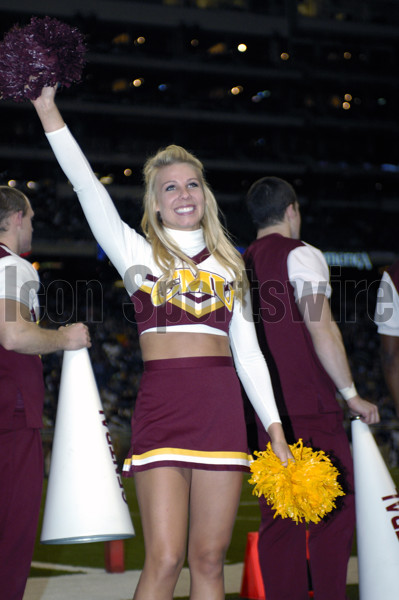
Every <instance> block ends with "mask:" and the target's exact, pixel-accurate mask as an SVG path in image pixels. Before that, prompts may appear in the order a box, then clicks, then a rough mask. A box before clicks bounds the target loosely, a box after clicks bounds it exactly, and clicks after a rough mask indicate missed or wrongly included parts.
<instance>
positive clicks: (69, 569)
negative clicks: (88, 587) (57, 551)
mask: <svg viewBox="0 0 399 600" xmlns="http://www.w3.org/2000/svg"><path fill="white" fill-rule="evenodd" d="M31 566H32V567H33V568H34V569H48V570H49V571H65V572H66V573H103V572H104V569H99V568H95V567H75V566H73V565H58V564H57V563H46V562H39V561H33V562H32V565H31Z"/></svg>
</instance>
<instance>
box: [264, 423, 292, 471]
mask: <svg viewBox="0 0 399 600" xmlns="http://www.w3.org/2000/svg"><path fill="white" fill-rule="evenodd" d="M267 433H268V434H269V436H270V440H271V445H272V450H273V452H274V454H275V455H276V456H277V457H278V458H279V459H280V460H281V462H282V464H283V465H284V466H285V467H286V466H287V465H288V461H289V460H294V457H293V455H292V452H291V450H290V449H289V446H288V444H287V440H286V439H285V435H284V431H283V427H282V425H281V423H272V424H271V425H269V428H268V430H267Z"/></svg>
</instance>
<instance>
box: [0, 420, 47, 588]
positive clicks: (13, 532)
mask: <svg viewBox="0 0 399 600" xmlns="http://www.w3.org/2000/svg"><path fill="white" fill-rule="evenodd" d="M19 421H20V422H16V428H15V429H12V430H8V429H7V430H5V429H0V581H1V591H0V597H1V598H4V600H21V599H22V597H23V595H24V590H25V586H26V581H27V578H28V575H29V570H30V565H31V561H32V555H33V547H34V543H35V537H36V530H37V522H38V518H39V511H40V500H41V494H42V482H43V454H42V443H41V438H40V431H39V430H38V429H27V428H25V426H24V424H25V421H24V416H21V418H20V419H19Z"/></svg>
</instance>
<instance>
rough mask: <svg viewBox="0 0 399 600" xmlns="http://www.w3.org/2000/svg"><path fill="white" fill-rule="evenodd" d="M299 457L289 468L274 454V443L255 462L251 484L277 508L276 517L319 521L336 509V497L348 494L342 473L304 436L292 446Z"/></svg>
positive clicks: (268, 445)
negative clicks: (341, 476)
mask: <svg viewBox="0 0 399 600" xmlns="http://www.w3.org/2000/svg"><path fill="white" fill-rule="evenodd" d="M290 450H291V452H292V455H293V457H294V459H295V461H293V460H289V461H288V465H287V466H286V467H285V466H284V465H283V464H282V462H281V461H280V459H279V458H278V457H277V456H276V455H275V454H274V452H273V450H272V448H271V444H270V442H269V443H268V444H267V447H266V450H265V451H264V452H255V453H254V454H255V455H256V456H257V457H258V458H257V459H256V460H254V461H253V462H252V463H251V465H250V468H251V472H252V475H251V478H250V479H249V483H251V484H253V485H254V486H255V487H254V489H253V491H252V493H253V494H255V495H256V496H262V495H263V496H264V497H265V499H266V501H267V503H268V504H269V505H271V507H272V509H273V510H275V511H276V512H275V514H274V517H276V516H278V515H279V516H280V517H282V518H283V519H285V518H286V517H290V518H291V519H293V521H295V522H296V523H302V521H305V522H306V523H309V522H310V521H313V523H318V522H319V521H320V520H321V519H322V518H323V517H324V516H325V515H326V514H327V513H328V512H330V511H331V510H332V509H333V508H335V506H336V505H335V499H336V498H337V497H338V496H344V495H345V493H344V492H343V490H342V488H341V486H340V484H339V483H338V482H337V477H338V475H339V472H338V469H336V468H335V467H334V466H333V464H332V462H331V460H330V459H329V457H328V456H327V455H326V454H325V453H324V452H323V451H322V450H318V451H314V450H312V448H308V447H306V446H305V447H304V446H303V442H302V439H300V440H299V441H298V442H297V443H296V444H292V445H290Z"/></svg>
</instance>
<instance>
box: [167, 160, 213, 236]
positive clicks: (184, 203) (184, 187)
mask: <svg viewBox="0 0 399 600" xmlns="http://www.w3.org/2000/svg"><path fill="white" fill-rule="evenodd" d="M156 197H157V202H156V210H157V211H159V214H160V216H161V219H162V223H163V225H164V226H165V227H169V228H170V229H181V230H186V231H194V230H195V229H199V228H200V226H201V225H200V223H201V219H202V217H203V216H204V211H205V197H204V191H203V187H202V182H201V180H200V178H199V175H198V172H197V171H196V169H195V168H194V167H192V166H191V165H189V164H188V163H176V164H173V165H169V166H167V167H162V168H161V169H160V170H159V171H158V173H157V176H156Z"/></svg>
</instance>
